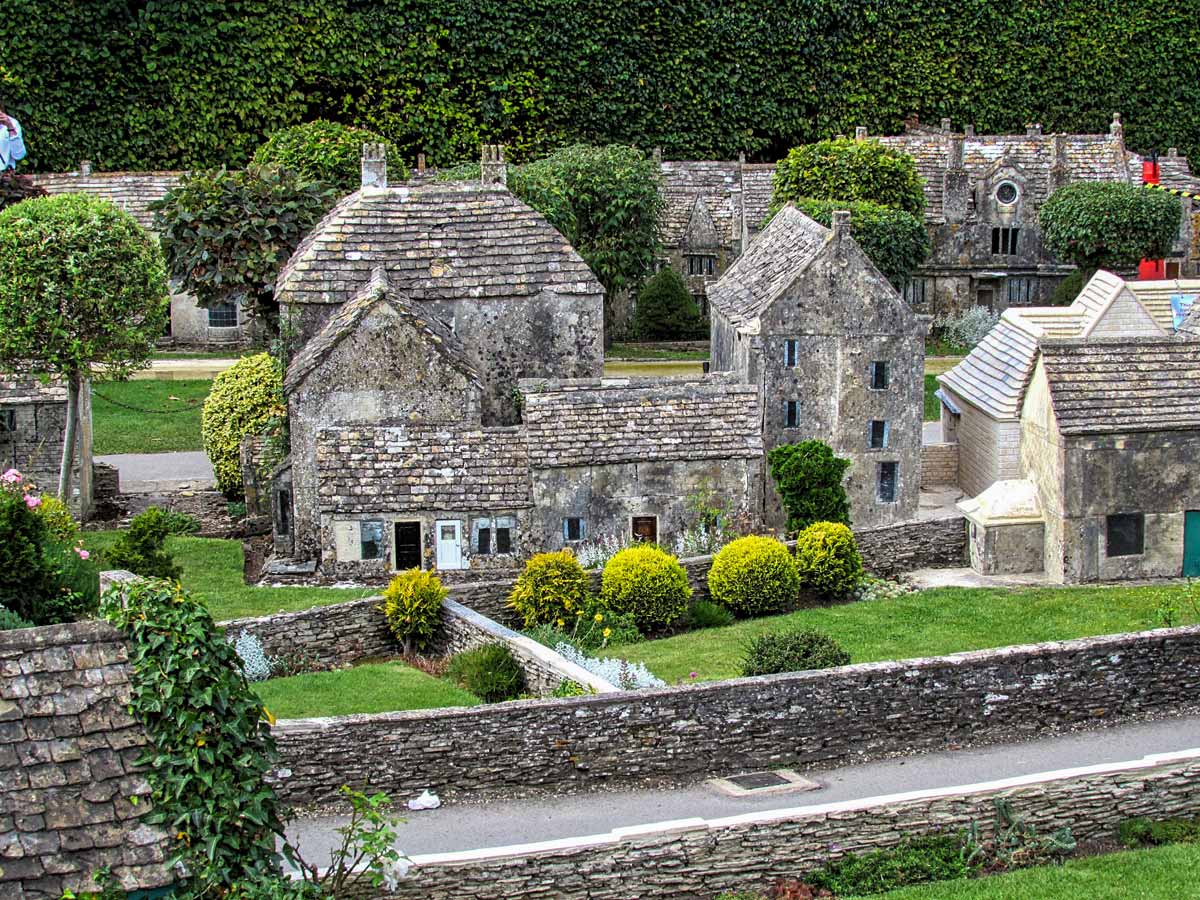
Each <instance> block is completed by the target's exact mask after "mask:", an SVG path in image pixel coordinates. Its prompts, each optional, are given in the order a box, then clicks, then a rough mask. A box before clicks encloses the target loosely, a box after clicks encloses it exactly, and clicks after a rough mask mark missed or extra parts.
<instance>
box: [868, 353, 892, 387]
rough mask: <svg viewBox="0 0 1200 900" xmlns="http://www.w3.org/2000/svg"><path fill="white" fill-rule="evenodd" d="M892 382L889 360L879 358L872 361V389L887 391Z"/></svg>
mask: <svg viewBox="0 0 1200 900" xmlns="http://www.w3.org/2000/svg"><path fill="white" fill-rule="evenodd" d="M889 384H891V373H890V372H889V371H888V364H887V360H884V359H877V360H875V361H874V362H872V363H871V390H873V391H886V390H887V389H888V385H889Z"/></svg>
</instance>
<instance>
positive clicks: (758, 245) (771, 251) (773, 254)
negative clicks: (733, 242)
mask: <svg viewBox="0 0 1200 900" xmlns="http://www.w3.org/2000/svg"><path fill="white" fill-rule="evenodd" d="M831 235H832V232H831V231H830V230H829V229H828V228H826V227H825V226H823V225H820V224H818V223H817V222H814V221H813V220H812V219H810V218H809V217H808V216H806V215H804V213H802V212H800V210H798V209H796V207H795V206H794V205H792V204H790V203H789V204H788V205H787V206H785V207H784V208H783V209H781V210H779V212H777V213H776V214H775V216H774V218H772V219H771V221H770V223H769V224H768V225H767V227H766V228H764V229H763V231H762V233H761V234H759V236H758V237H756V238H755V239H754V240H753V241H751V242H750V246H749V247H748V248H747V249H746V250H745V252H743V253H742V255H741V256H739V257H738V258H737V261H736V262H734V264H733V265H732V266H730V267H729V269H728V270H726V272H725V274H724V275H722V276H721V280H720V281H718V282H717V283H716V284H715V285H712V286H711V287H709V288H708V292H707V293H708V301H709V303H710V304H711V305H712V306H713V307H714V308H715V309H717V310H719V311H720V312H721V313H722V314H724V315H725V317H726V318H728V319H729V320H730V321H731V322H733V323H734V324H742V323H745V322H749V321H750V320H752V319H754V318H755V317H756V316H758V315H760V314H761V313H762V312H763V311H764V310H765V309H766V308H767V307H768V306H770V305H771V303H772V302H773V301H774V300H775V298H776V297H778V296H779V295H780V293H782V292H783V291H784V290H785V289H786V288H787V287H788V285H790V284H791V283H792V282H793V281H794V280H795V279H796V277H797V276H798V275H799V274H800V273H801V272H803V271H804V270H805V268H807V267H808V265H809V264H810V263H811V262H812V261H813V260H814V259H816V257H817V254H819V253H820V252H821V250H822V249H823V248H824V247H825V245H826V243H827V242H828V241H829V239H830V237H831Z"/></svg>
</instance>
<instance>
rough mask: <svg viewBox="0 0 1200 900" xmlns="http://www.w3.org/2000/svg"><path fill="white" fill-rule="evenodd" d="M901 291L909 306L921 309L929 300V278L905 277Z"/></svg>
mask: <svg viewBox="0 0 1200 900" xmlns="http://www.w3.org/2000/svg"><path fill="white" fill-rule="evenodd" d="M901 293H902V294H903V295H904V299H905V301H907V303H908V305H909V306H911V307H913V308H914V309H923V308H924V307H925V304H926V303H928V302H929V279H928V278H906V279H904V286H903V289H902V290H901Z"/></svg>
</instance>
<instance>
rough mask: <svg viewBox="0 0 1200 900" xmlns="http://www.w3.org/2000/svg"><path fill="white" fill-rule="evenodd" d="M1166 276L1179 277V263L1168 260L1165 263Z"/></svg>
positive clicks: (1170, 277)
mask: <svg viewBox="0 0 1200 900" xmlns="http://www.w3.org/2000/svg"><path fill="white" fill-rule="evenodd" d="M1166 276H1167V278H1169V279H1176V278H1178V277H1179V263H1178V262H1168V263H1167V266H1166Z"/></svg>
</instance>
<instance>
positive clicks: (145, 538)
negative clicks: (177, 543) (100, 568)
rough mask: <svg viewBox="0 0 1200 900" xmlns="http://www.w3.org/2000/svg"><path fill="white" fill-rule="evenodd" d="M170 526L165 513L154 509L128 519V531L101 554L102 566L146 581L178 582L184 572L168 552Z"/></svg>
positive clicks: (151, 508)
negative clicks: (128, 572) (153, 579)
mask: <svg viewBox="0 0 1200 900" xmlns="http://www.w3.org/2000/svg"><path fill="white" fill-rule="evenodd" d="M169 525H170V520H169V518H168V517H167V513H166V512H165V511H164V510H162V509H159V508H158V507H157V506H151V507H150V508H149V509H147V510H146V511H145V512H143V513H139V514H138V515H136V516H134V517H133V519H131V520H130V522H129V528H128V529H126V530H125V531H123V532H121V534H120V536H119V537H118V538H117V540H116V541H115V542H114V543H113V545H112V546H111V547H109V548H108V549H107V550H105V551H104V561H105V563H106V564H107V565H109V566H110V567H112V568H114V569H126V570H128V571H130V572H132V573H133V574H134V575H142V576H144V577H146V578H163V579H166V580H167V581H178V580H179V576H180V575H181V574H183V570H182V569H181V568H180V567H179V566H178V565H177V564H176V563H175V559H174V557H172V556H171V554H170V552H169V551H168V550H167V535H168V534H170V531H169V530H168V529H169Z"/></svg>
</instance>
